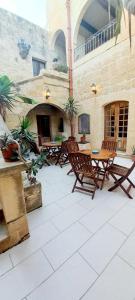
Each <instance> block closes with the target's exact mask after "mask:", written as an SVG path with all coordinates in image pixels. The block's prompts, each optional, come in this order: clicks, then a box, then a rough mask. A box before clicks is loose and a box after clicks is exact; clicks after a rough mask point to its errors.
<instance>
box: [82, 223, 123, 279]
mask: <svg viewBox="0 0 135 300" xmlns="http://www.w3.org/2000/svg"><path fill="white" fill-rule="evenodd" d="M125 238H126V237H125V235H123V234H122V233H121V232H119V231H118V230H117V229H114V228H113V227H112V226H110V225H108V224H106V225H105V226H104V227H103V228H102V229H101V230H99V231H98V232H97V233H96V234H94V236H93V237H91V239H90V240H89V241H88V242H86V243H85V245H84V246H83V247H82V248H81V249H80V250H79V253H80V254H81V255H82V256H83V257H84V258H85V259H86V260H87V261H88V262H89V264H90V265H91V266H92V267H93V268H94V270H95V271H96V272H97V273H98V274H100V273H101V272H102V271H103V270H104V268H105V267H106V265H107V264H108V263H109V261H110V260H111V259H112V257H113V256H114V254H115V253H116V252H117V251H118V249H119V248H120V246H121V245H122V243H123V242H124V240H125Z"/></svg>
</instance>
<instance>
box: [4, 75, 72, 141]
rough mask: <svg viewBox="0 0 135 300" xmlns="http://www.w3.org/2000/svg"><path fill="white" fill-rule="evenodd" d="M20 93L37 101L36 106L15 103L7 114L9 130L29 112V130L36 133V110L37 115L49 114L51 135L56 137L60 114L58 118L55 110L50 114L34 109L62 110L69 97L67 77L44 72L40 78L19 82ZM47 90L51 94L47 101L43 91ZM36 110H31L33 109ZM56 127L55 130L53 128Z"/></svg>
mask: <svg viewBox="0 0 135 300" xmlns="http://www.w3.org/2000/svg"><path fill="white" fill-rule="evenodd" d="M19 87H20V93H21V94H22V95H25V96H27V97H30V98H33V99H35V100H36V101H37V104H35V105H30V104H23V103H17V105H16V106H15V108H14V110H13V112H7V117H6V123H7V125H8V127H9V128H10V129H12V128H15V127H17V126H18V125H19V122H20V118H21V117H23V116H26V115H27V114H28V113H29V112H30V113H29V116H30V118H31V121H32V127H31V129H32V130H33V131H34V132H36V133H37V124H36V113H37V110H38V113H39V114H46V113H47V114H51V115H52V124H53V128H52V135H56V134H57V133H58V130H57V128H58V117H60V116H61V112H59V116H58V114H57V113H56V110H55V111H53V108H52V112H51V113H50V112H49V111H47V110H46V109H42V110H41V108H40V106H39V108H38V109H37V108H36V107H37V106H38V105H39V104H47V103H48V104H50V105H51V104H52V105H54V107H56V108H58V109H60V110H63V108H64V103H65V101H66V100H67V99H68V96H69V81H68V75H67V74H63V73H59V72H57V71H45V72H44V74H43V75H42V76H37V77H34V78H31V79H29V80H24V81H21V82H19ZM47 88H49V90H50V92H51V96H50V98H49V99H48V100H47V99H46V97H45V90H46V89H47ZM34 107H35V108H36V110H33V108H34ZM64 118H65V128H64V129H65V132H64V135H70V131H69V124H68V121H67V120H66V117H64ZM55 125H56V128H54V127H55Z"/></svg>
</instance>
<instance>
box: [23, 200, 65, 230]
mask: <svg viewBox="0 0 135 300" xmlns="http://www.w3.org/2000/svg"><path fill="white" fill-rule="evenodd" d="M61 211H62V209H61V208H60V207H59V206H58V205H57V204H55V203H54V204H51V205H48V206H44V207H41V208H39V209H36V210H34V211H33V212H31V213H29V214H27V218H28V223H29V228H30V229H33V228H35V227H37V226H39V225H41V224H43V223H45V222H47V221H48V220H50V219H51V218H52V217H54V216H56V215H58V214H59V213H60V212H61Z"/></svg>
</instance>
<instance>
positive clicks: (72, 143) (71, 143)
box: [67, 140, 79, 175]
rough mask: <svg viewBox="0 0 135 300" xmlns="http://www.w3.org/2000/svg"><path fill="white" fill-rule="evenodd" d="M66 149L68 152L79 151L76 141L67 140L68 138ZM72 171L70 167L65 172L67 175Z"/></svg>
mask: <svg viewBox="0 0 135 300" xmlns="http://www.w3.org/2000/svg"><path fill="white" fill-rule="evenodd" d="M67 151H68V154H69V153H76V152H78V151H79V146H78V143H77V142H75V141H69V140H68V143H67ZM72 172H73V169H72V168H71V169H70V170H69V172H68V173H67V175H69V174H70V173H72Z"/></svg>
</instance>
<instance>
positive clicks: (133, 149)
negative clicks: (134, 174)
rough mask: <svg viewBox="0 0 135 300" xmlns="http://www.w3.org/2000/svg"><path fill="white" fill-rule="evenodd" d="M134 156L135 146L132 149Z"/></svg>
mask: <svg viewBox="0 0 135 300" xmlns="http://www.w3.org/2000/svg"><path fill="white" fill-rule="evenodd" d="M132 155H135V146H133V147H132Z"/></svg>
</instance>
